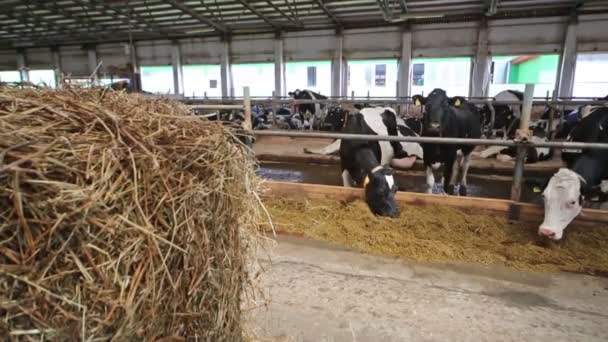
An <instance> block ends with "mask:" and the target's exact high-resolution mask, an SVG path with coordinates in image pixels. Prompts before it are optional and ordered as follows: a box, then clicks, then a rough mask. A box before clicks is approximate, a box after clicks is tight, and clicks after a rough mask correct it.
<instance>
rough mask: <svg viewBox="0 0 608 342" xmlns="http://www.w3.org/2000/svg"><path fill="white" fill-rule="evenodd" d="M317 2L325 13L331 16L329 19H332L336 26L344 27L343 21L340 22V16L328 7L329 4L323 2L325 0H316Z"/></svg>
mask: <svg viewBox="0 0 608 342" xmlns="http://www.w3.org/2000/svg"><path fill="white" fill-rule="evenodd" d="M316 2H317V4H318V5H319V7H321V9H322V10H323V12H325V14H326V15H327V16H328V17H329V19H331V21H332V22H333V23H334V24H335V25H336V26H338V27H342V23H341V22H340V20H338V18H336V16H335V15H334V14H333V13H332V12H331V11H330V10H329V8H327V6H326V5H325V3H324V2H323V0H316Z"/></svg>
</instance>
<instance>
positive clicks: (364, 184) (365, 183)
mask: <svg viewBox="0 0 608 342" xmlns="http://www.w3.org/2000/svg"><path fill="white" fill-rule="evenodd" d="M367 184H369V176H365V179H364V180H363V187H364V188H365V187H366V186H367Z"/></svg>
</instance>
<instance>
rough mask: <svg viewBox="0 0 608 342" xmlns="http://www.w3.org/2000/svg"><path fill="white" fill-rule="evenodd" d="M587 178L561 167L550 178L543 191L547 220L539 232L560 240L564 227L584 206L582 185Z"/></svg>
mask: <svg viewBox="0 0 608 342" xmlns="http://www.w3.org/2000/svg"><path fill="white" fill-rule="evenodd" d="M584 183H585V180H584V179H583V178H582V177H581V176H580V175H579V174H577V173H576V172H574V171H572V170H569V169H565V168H562V169H559V171H558V172H557V173H556V174H555V175H553V177H552V178H551V179H550V180H549V184H547V187H546V188H545V191H544V192H543V200H544V202H545V220H544V221H543V223H542V224H541V225H540V226H539V227H538V234H539V235H541V236H546V237H548V238H550V239H553V240H559V239H561V238H562V236H563V234H564V229H566V227H567V226H568V225H569V224H570V222H572V220H574V218H575V217H576V216H578V214H579V213H580V212H581V210H582V208H583V199H584V197H583V195H582V190H581V189H582V185H584Z"/></svg>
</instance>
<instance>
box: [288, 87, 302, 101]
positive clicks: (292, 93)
mask: <svg viewBox="0 0 608 342" xmlns="http://www.w3.org/2000/svg"><path fill="white" fill-rule="evenodd" d="M287 95H289V96H291V97H293V98H294V99H299V98H301V97H302V91H301V90H300V89H296V90H294V91H290V92H289V93H287Z"/></svg>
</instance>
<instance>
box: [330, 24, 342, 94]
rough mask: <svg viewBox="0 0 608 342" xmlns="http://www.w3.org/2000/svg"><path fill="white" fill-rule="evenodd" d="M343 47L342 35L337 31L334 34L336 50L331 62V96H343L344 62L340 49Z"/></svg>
mask: <svg viewBox="0 0 608 342" xmlns="http://www.w3.org/2000/svg"><path fill="white" fill-rule="evenodd" d="M343 47H344V36H343V35H342V34H341V33H339V34H338V35H336V50H335V52H334V60H333V61H332V63H331V96H344V93H345V89H344V88H343V82H344V74H345V71H344V63H343V60H344V58H343V56H342V49H343Z"/></svg>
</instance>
